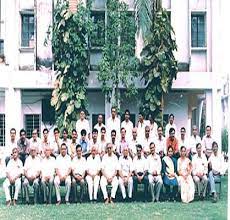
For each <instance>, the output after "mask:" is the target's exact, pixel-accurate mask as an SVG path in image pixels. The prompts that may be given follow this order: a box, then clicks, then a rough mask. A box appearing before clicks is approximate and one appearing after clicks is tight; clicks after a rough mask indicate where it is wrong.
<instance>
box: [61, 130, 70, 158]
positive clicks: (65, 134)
mask: <svg viewBox="0 0 230 220" xmlns="http://www.w3.org/2000/svg"><path fill="white" fill-rule="evenodd" d="M68 136H69V134H68V130H67V129H66V128H64V129H63V131H62V140H61V143H65V144H66V146H67V154H69V155H71V148H70V145H71V140H70V139H69V138H68Z"/></svg>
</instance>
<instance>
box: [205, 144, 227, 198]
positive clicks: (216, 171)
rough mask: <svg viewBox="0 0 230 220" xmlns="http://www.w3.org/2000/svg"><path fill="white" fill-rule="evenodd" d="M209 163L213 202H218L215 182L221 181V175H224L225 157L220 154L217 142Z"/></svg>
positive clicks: (213, 147)
mask: <svg viewBox="0 0 230 220" xmlns="http://www.w3.org/2000/svg"><path fill="white" fill-rule="evenodd" d="M208 163H209V168H210V171H209V174H208V179H209V183H210V188H211V193H212V196H213V202H217V195H216V186H215V182H216V181H220V180H221V175H224V173H225V170H224V166H223V165H224V157H223V156H222V155H221V153H219V152H218V144H217V143H216V142H215V141H214V142H213V143H212V154H211V156H210V157H209V159H208Z"/></svg>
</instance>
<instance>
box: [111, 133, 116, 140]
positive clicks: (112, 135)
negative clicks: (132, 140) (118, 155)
mask: <svg viewBox="0 0 230 220" xmlns="http://www.w3.org/2000/svg"><path fill="white" fill-rule="evenodd" d="M111 139H112V140H115V139H116V134H115V132H112V133H111Z"/></svg>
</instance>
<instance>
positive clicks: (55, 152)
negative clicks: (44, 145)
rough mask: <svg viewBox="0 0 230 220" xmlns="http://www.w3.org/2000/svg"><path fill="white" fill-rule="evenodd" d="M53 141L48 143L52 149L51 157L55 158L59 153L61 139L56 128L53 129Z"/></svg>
mask: <svg viewBox="0 0 230 220" xmlns="http://www.w3.org/2000/svg"><path fill="white" fill-rule="evenodd" d="M53 133H54V139H53V140H52V141H51V143H50V147H51V148H52V149H53V152H52V156H54V157H55V158H56V157H57V156H58V155H59V153H60V147H61V139H60V131H59V129H58V128H54V131H53Z"/></svg>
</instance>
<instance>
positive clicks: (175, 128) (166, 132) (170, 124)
mask: <svg viewBox="0 0 230 220" xmlns="http://www.w3.org/2000/svg"><path fill="white" fill-rule="evenodd" d="M174 119H175V118H174V115H173V114H170V115H169V122H168V124H167V125H166V127H165V137H166V138H168V137H169V130H170V128H174V130H175V136H177V127H176V124H175V123H174Z"/></svg>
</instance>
